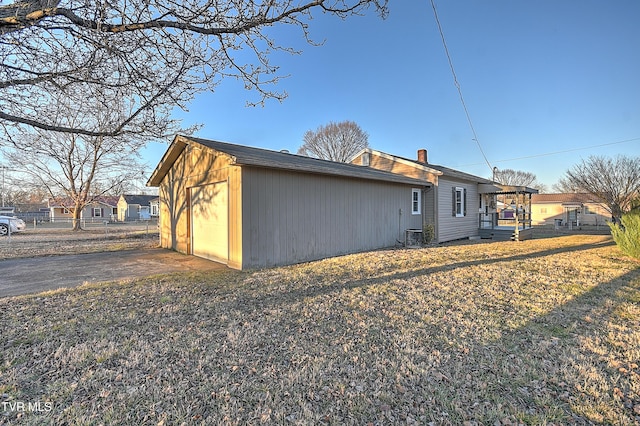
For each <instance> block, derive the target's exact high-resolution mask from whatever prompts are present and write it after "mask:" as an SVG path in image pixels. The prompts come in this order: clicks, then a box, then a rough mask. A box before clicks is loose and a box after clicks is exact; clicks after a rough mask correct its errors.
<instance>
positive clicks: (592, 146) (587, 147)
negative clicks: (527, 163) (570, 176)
mask: <svg viewBox="0 0 640 426" xmlns="http://www.w3.org/2000/svg"><path fill="white" fill-rule="evenodd" d="M633 141H640V138H632V139H625V140H623V141H617V142H609V143H602V144H599V145H591V146H585V147H582V148H572V149H565V150H563V151H554V152H546V153H543V154H533V155H527V156H525V157H516V158H507V159H504V160H496V161H495V163H505V162H507V161H517V160H526V159H529V158H537V157H548V156H550V155H558V154H565V153H567V152H575V151H584V150H585V149H591V148H600V147H603V146H610V145H617V144H621V143H627V142H633ZM480 164H482V163H473V164H464V165H461V166H460V167H467V166H477V165H480Z"/></svg>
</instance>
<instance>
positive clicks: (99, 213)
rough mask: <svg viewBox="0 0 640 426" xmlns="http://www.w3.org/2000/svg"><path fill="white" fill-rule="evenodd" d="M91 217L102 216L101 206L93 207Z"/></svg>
mask: <svg viewBox="0 0 640 426" xmlns="http://www.w3.org/2000/svg"><path fill="white" fill-rule="evenodd" d="M93 217H102V208H101V207H94V208H93Z"/></svg>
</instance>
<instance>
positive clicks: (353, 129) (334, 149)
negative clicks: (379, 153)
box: [298, 120, 369, 163]
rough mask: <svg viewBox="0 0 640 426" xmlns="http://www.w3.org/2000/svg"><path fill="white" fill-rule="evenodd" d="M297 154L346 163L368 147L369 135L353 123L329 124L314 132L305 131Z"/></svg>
mask: <svg viewBox="0 0 640 426" xmlns="http://www.w3.org/2000/svg"><path fill="white" fill-rule="evenodd" d="M303 140H304V143H303V144H302V146H301V147H300V148H298V154H301V155H306V156H309V157H314V158H322V159H325V160H332V161H340V162H342V163H346V162H347V161H349V160H351V158H352V157H353V156H354V155H355V154H356V153H357V152H358V151H360V150H361V149H363V148H367V147H368V146H369V135H368V134H367V133H366V132H365V131H363V130H362V129H361V128H360V126H358V125H357V124H356V123H354V122H353V121H348V120H347V121H342V122H340V123H333V122H330V123H329V124H327V125H326V126H320V127H318V128H317V129H316V130H315V131H313V130H307V132H306V133H305V134H304V138H303Z"/></svg>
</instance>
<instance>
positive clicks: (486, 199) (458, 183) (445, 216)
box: [351, 148, 537, 243]
mask: <svg viewBox="0 0 640 426" xmlns="http://www.w3.org/2000/svg"><path fill="white" fill-rule="evenodd" d="M351 163H352V164H357V165H360V166H364V167H368V168H374V169H378V170H384V171H388V172H392V173H399V174H402V175H405V176H410V177H413V178H417V179H422V180H424V181H425V182H428V183H429V188H428V189H425V190H424V191H423V192H422V194H418V200H421V203H422V206H423V207H422V211H423V212H424V215H423V219H424V223H423V227H424V228H426V227H429V226H430V227H432V228H433V232H434V235H433V236H434V240H435V242H440V243H442V242H446V241H451V240H457V239H463V238H474V237H483V238H494V239H509V238H515V236H514V235H513V234H514V233H515V229H518V239H526V238H530V237H531V232H532V229H531V216H530V211H531V210H530V197H531V194H532V193H536V192H537V190H535V189H531V188H525V187H506V186H501V185H497V184H494V182H493V181H491V180H489V179H485V178H482V177H479V176H474V175H470V174H468V173H464V172H461V171H458V170H454V169H451V168H448V167H444V166H439V165H435V164H429V163H428V161H427V150H425V149H421V150H418V153H417V159H416V160H411V159H407V158H403V157H398V156H395V155H391V154H387V153H384V152H380V151H376V150H373V149H371V148H365V149H363V150H362V151H360V152H359V153H358V154H356V155H355V156H354V158H353V159H352V160H351ZM498 197H501V198H503V199H505V198H510V200H511V201H512V202H514V210H513V212H515V209H518V211H519V215H515V214H509V212H508V211H507V212H504V211H503V209H501V208H500V207H499V206H500V204H499V203H498V200H497V198H498ZM516 217H518V219H520V221H519V222H516V220H515V219H516ZM516 224H517V225H516Z"/></svg>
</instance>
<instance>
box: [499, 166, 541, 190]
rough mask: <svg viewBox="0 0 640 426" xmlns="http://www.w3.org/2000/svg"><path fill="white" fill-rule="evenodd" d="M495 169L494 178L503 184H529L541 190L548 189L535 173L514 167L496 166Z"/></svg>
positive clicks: (530, 186)
mask: <svg viewBox="0 0 640 426" xmlns="http://www.w3.org/2000/svg"><path fill="white" fill-rule="evenodd" d="M494 170H495V173H494V176H493V179H495V181H496V182H498V183H500V184H502V185H511V186H528V187H529V188H535V189H537V190H538V191H539V192H545V191H546V185H545V184H543V183H542V182H539V181H538V178H537V176H536V175H535V174H534V173H531V172H525V171H522V170H513V169H498V168H495V169H494Z"/></svg>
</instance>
